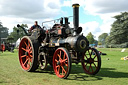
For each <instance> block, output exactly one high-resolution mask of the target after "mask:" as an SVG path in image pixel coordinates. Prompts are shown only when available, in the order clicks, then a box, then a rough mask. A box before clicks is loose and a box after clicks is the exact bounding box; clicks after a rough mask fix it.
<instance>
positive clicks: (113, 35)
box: [107, 12, 128, 46]
mask: <svg viewBox="0 0 128 85" xmlns="http://www.w3.org/2000/svg"><path fill="white" fill-rule="evenodd" d="M114 18H115V19H116V20H115V22H114V23H113V24H112V28H111V31H110V36H109V39H108V40H107V41H108V42H109V44H111V45H117V46H119V45H121V44H124V43H127V45H128V12H123V13H121V14H120V15H116V16H114ZM127 45H126V46H127Z"/></svg>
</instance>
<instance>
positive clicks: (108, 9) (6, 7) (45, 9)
mask: <svg viewBox="0 0 128 85" xmlns="http://www.w3.org/2000/svg"><path fill="white" fill-rule="evenodd" d="M74 3H78V4H79V5H80V8H79V26H81V27H82V28H83V31H82V33H83V34H84V35H85V36H86V35H87V34H88V33H89V32H92V34H93V35H94V36H95V39H98V36H99V35H101V34H102V33H110V29H111V25H112V23H113V22H114V21H115V19H114V18H113V16H115V15H118V14H120V13H121V12H127V11H128V4H127V3H128V0H0V21H1V22H2V25H3V26H4V27H8V28H9V32H12V31H13V27H14V26H16V25H17V24H27V25H28V28H30V27H31V26H32V25H33V24H34V21H38V22H39V25H41V26H42V22H44V21H49V20H54V19H58V18H60V17H68V16H73V9H72V4H74ZM69 21H70V23H71V25H70V26H71V27H73V23H72V22H73V18H72V17H71V18H70V19H69ZM44 25H46V26H48V27H52V25H53V23H45V24H44Z"/></svg>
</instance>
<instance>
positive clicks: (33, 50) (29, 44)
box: [19, 36, 39, 71]
mask: <svg viewBox="0 0 128 85" xmlns="http://www.w3.org/2000/svg"><path fill="white" fill-rule="evenodd" d="M38 46H39V44H38V42H33V41H32V39H31V38H30V37H28V36H25V37H23V38H22V40H21V42H20V45H19V61H20V65H21V67H22V68H23V69H24V70H26V71H35V70H36V69H37V68H38V64H37V63H38V56H37V55H38Z"/></svg>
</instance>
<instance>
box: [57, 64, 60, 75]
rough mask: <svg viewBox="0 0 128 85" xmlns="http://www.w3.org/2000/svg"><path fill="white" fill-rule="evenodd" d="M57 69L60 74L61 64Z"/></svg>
mask: <svg viewBox="0 0 128 85" xmlns="http://www.w3.org/2000/svg"><path fill="white" fill-rule="evenodd" d="M57 71H58V74H59V73H60V66H59V65H58V70H57Z"/></svg>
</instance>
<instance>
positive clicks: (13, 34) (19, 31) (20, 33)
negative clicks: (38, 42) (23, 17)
mask: <svg viewBox="0 0 128 85" xmlns="http://www.w3.org/2000/svg"><path fill="white" fill-rule="evenodd" d="M21 26H22V27H24V28H28V26H27V24H22V25H21ZM25 35H26V34H25V33H24V31H23V29H22V28H18V27H15V26H14V27H13V32H11V33H10V35H9V37H11V38H14V41H13V42H16V41H17V39H19V38H21V37H23V36H25Z"/></svg>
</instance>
